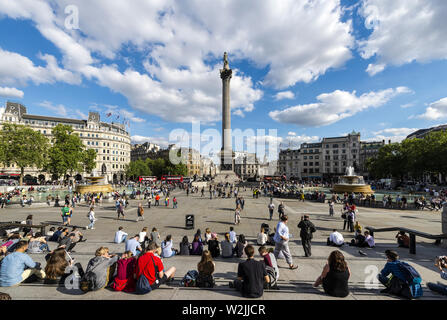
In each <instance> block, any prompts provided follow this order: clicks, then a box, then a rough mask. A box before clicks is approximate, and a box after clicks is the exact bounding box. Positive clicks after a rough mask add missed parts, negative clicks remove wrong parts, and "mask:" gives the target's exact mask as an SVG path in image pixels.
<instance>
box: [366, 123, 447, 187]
mask: <svg viewBox="0 0 447 320" xmlns="http://www.w3.org/2000/svg"><path fill="white" fill-rule="evenodd" d="M445 159H447V131H437V132H431V133H429V134H428V135H427V136H425V137H424V138H423V139H408V140H404V141H402V142H401V143H392V144H388V145H385V146H383V147H381V148H380V149H379V153H378V155H377V157H376V158H371V159H369V160H368V162H367V168H368V171H369V172H370V173H371V174H372V175H373V176H374V177H376V178H387V177H392V178H396V179H400V180H402V179H404V178H410V177H411V178H417V179H419V178H421V177H422V176H424V175H427V174H432V175H436V174H439V173H440V174H443V175H446V174H447V161H446V160H445Z"/></svg>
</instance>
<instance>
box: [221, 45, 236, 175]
mask: <svg viewBox="0 0 447 320" xmlns="http://www.w3.org/2000/svg"><path fill="white" fill-rule="evenodd" d="M223 63H224V65H223V69H220V78H221V79H222V149H221V151H220V171H221V173H220V175H218V177H217V178H218V179H217V180H219V181H220V182H230V183H234V182H235V181H237V180H238V177H237V175H236V174H235V173H234V171H233V159H234V154H233V147H232V135H231V107H230V80H231V76H232V73H233V70H231V69H230V66H229V64H228V54H227V53H226V52H225V53H224V57H223Z"/></svg>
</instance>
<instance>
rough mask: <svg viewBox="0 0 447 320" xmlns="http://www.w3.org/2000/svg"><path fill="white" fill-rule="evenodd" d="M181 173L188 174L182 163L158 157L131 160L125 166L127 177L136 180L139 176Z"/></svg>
mask: <svg viewBox="0 0 447 320" xmlns="http://www.w3.org/2000/svg"><path fill="white" fill-rule="evenodd" d="M165 174H170V175H182V176H186V175H187V174H188V169H187V167H186V165H184V164H177V165H174V164H172V163H171V162H170V161H169V160H167V159H163V158H158V159H149V158H148V159H146V160H145V161H144V160H136V161H132V162H131V163H130V164H129V165H128V166H127V167H126V175H127V177H128V178H130V179H133V180H136V179H137V178H138V177H139V176H152V175H153V176H157V177H158V178H160V177H161V176H162V175H165Z"/></svg>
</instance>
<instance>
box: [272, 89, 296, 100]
mask: <svg viewBox="0 0 447 320" xmlns="http://www.w3.org/2000/svg"><path fill="white" fill-rule="evenodd" d="M293 98H295V94H294V93H293V92H292V91H281V92H278V93H277V94H276V95H275V99H276V100H282V99H293Z"/></svg>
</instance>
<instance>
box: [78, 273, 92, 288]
mask: <svg viewBox="0 0 447 320" xmlns="http://www.w3.org/2000/svg"><path fill="white" fill-rule="evenodd" d="M95 282H96V274H95V273H94V272H93V271H89V272H87V273H85V274H84V276H83V277H82V278H81V281H80V282H79V285H80V286H79V288H80V289H81V290H82V291H83V292H88V291H92V290H93V287H94V283H95Z"/></svg>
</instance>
